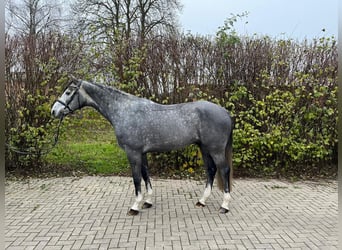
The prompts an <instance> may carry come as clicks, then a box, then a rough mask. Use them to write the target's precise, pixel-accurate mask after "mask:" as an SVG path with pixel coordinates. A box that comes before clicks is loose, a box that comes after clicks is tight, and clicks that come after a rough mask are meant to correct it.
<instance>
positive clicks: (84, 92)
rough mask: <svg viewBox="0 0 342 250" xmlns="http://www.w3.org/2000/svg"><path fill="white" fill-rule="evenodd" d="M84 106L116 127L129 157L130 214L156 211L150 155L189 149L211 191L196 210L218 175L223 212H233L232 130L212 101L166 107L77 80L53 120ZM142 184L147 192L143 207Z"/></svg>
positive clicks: (53, 111) (58, 104) (57, 105)
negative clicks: (197, 154)
mask: <svg viewBox="0 0 342 250" xmlns="http://www.w3.org/2000/svg"><path fill="white" fill-rule="evenodd" d="M85 106H90V107H93V108H95V109H96V110H97V111H98V112H100V113H101V114H102V115H103V116H104V117H105V118H106V119H107V120H108V121H109V122H110V123H111V124H112V126H113V127H114V131H115V134H116V138H117V141H118V144H119V146H120V147H121V148H123V150H124V151H125V152H126V154H127V158H128V160H129V163H130V166H131V168H132V175H133V181H134V186H135V195H136V199H135V202H134V204H133V206H132V207H131V208H130V210H129V211H128V214H130V215H137V214H138V213H139V209H140V208H141V207H143V208H149V207H151V206H152V185H151V182H150V178H149V174H148V169H147V157H146V154H147V153H148V152H164V151H169V150H173V149H178V148H182V147H185V146H187V145H190V144H197V145H198V146H199V147H200V150H201V153H202V157H203V161H204V165H205V167H206V171H207V183H206V187H205V190H204V193H203V196H202V197H201V198H200V199H199V201H198V202H197V204H196V205H197V206H199V207H202V206H205V203H206V200H207V199H208V197H209V195H210V193H211V190H212V187H213V182H214V177H215V174H216V172H218V178H217V180H218V187H219V188H220V189H221V190H222V191H223V202H222V205H221V207H220V210H219V211H220V213H226V212H228V211H229V201H230V200H231V196H230V192H231V183H232V133H233V125H232V119H231V117H230V115H229V113H228V112H227V111H226V110H225V109H224V108H222V107H220V106H218V105H216V104H214V103H211V102H207V101H195V102H190V103H181V104H174V105H161V104H158V103H155V102H152V101H150V100H147V99H144V98H139V97H136V96H133V95H130V94H127V93H125V92H122V91H120V90H118V89H115V88H113V87H109V86H104V85H100V84H96V83H90V82H87V81H83V80H78V79H72V80H71V82H70V83H69V85H68V87H67V88H66V89H65V91H64V93H63V94H62V96H61V97H60V98H59V99H58V100H57V101H56V102H55V103H54V105H53V106H52V109H51V114H52V116H54V117H55V118H60V119H63V118H64V117H65V116H66V115H68V114H70V113H72V112H74V111H75V110H77V109H81V108H82V107H85ZM216 170H218V171H216ZM142 178H143V179H144V181H145V184H146V189H147V195H146V197H145V202H144V203H143V195H142V192H141V179H142Z"/></svg>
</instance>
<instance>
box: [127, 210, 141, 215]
mask: <svg viewBox="0 0 342 250" xmlns="http://www.w3.org/2000/svg"><path fill="white" fill-rule="evenodd" d="M138 214H139V211H137V210H134V209H132V208H131V209H130V210H129V211H128V213H127V215H131V216H136V215H138Z"/></svg>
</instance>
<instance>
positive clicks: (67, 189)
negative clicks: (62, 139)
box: [5, 177, 338, 250]
mask: <svg viewBox="0 0 342 250" xmlns="http://www.w3.org/2000/svg"><path fill="white" fill-rule="evenodd" d="M152 184H153V186H154V191H155V194H154V206H153V207H152V208H150V209H146V210H143V211H142V213H140V214H139V215H138V216H136V217H131V216H128V215H127V214H126V213H127V211H128V208H129V207H130V206H131V205H132V203H133V198H134V197H133V184H132V180H131V178H125V177H83V178H56V179H33V180H30V181H21V182H14V181H8V182H6V199H5V201H6V235H5V237H6V249H20V250H22V249H158V250H160V249H196V250H197V249H337V221H338V217H337V182H336V181H331V182H326V181H321V182H320V183H315V182H295V183H288V182H283V181H278V180H268V181H261V180H254V179H253V180H250V179H248V180H245V179H243V180H236V181H235V186H234V192H233V193H232V198H233V200H232V203H231V206H230V207H231V211H230V212H229V213H228V214H224V215H222V214H219V213H218V209H219V206H220V204H221V199H222V195H221V193H220V192H219V191H218V190H217V189H216V188H215V189H214V192H213V194H212V196H211V197H210V198H209V200H208V202H207V206H206V207H205V208H197V207H195V205H194V204H195V203H196V202H197V199H198V197H200V196H201V195H202V192H203V189H204V184H203V182H196V181H184V180H153V182H152Z"/></svg>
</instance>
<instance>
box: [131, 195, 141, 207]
mask: <svg viewBox="0 0 342 250" xmlns="http://www.w3.org/2000/svg"><path fill="white" fill-rule="evenodd" d="M142 200H143V196H142V195H141V193H140V192H139V193H138V195H137V197H136V198H135V202H134V204H133V206H132V207H131V209H133V210H135V211H139V207H140V203H141V201H142Z"/></svg>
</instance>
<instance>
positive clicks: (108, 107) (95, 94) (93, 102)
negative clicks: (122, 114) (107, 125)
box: [82, 82, 118, 120]
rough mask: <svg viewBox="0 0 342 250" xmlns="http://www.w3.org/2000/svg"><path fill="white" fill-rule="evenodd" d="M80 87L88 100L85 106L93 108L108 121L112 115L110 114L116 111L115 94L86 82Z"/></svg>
mask: <svg viewBox="0 0 342 250" xmlns="http://www.w3.org/2000/svg"><path fill="white" fill-rule="evenodd" d="M82 86H83V88H84V90H85V92H86V94H87V95H88V97H87V98H86V99H87V100H88V101H87V106H91V107H93V108H95V109H96V110H97V111H98V112H100V113H101V114H102V115H103V116H104V117H105V118H107V119H108V120H110V119H111V117H112V115H113V114H112V113H113V112H115V111H116V108H115V107H116V106H117V105H116V102H118V96H117V94H116V92H115V91H110V90H109V89H108V88H106V87H100V86H98V85H95V84H92V83H88V82H84V83H83V85H82Z"/></svg>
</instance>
